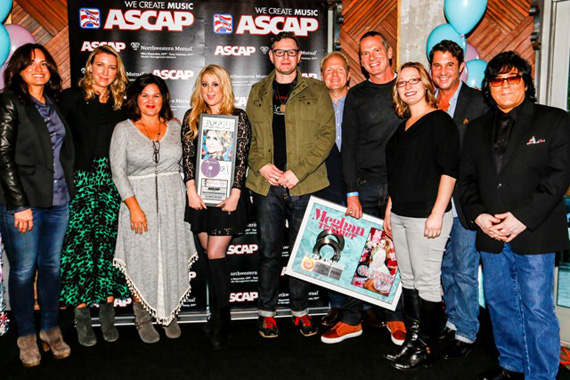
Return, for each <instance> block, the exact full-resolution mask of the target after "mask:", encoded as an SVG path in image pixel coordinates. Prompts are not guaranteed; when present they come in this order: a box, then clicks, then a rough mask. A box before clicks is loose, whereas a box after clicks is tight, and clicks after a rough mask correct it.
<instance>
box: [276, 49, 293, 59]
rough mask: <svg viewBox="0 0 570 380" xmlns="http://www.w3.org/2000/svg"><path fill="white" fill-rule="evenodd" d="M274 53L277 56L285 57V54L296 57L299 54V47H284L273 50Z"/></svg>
mask: <svg viewBox="0 0 570 380" xmlns="http://www.w3.org/2000/svg"><path fill="white" fill-rule="evenodd" d="M272 52H273V54H275V56H276V57H283V56H284V55H285V54H287V56H289V57H296V56H297V54H299V49H291V50H283V49H275V50H272Z"/></svg>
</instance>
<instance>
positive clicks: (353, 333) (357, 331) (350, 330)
mask: <svg viewBox="0 0 570 380" xmlns="http://www.w3.org/2000/svg"><path fill="white" fill-rule="evenodd" d="M360 335H362V324H360V323H359V324H357V325H356V326H351V325H348V324H346V323H344V322H338V323H337V324H336V325H334V327H333V328H331V329H330V330H328V331H327V332H325V333H324V334H323V335H321V342H323V343H327V344H333V343H340V342H342V341H343V340H345V339H349V338H356V337H357V336H360Z"/></svg>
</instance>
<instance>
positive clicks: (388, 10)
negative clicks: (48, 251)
mask: <svg viewBox="0 0 570 380" xmlns="http://www.w3.org/2000/svg"><path fill="white" fill-rule="evenodd" d="M342 14H343V16H344V24H343V25H342V26H341V29H340V44H341V50H342V52H343V53H345V54H346V56H347V57H348V59H349V66H350V70H351V71H352V74H351V76H352V80H351V84H352V85H354V84H356V83H359V82H361V81H362V80H363V79H364V75H363V74H362V71H361V68H360V58H359V56H358V41H359V40H360V37H361V36H362V35H363V34H364V33H366V32H368V31H370V30H376V31H378V32H380V33H382V35H383V36H384V37H385V38H386V39H387V40H388V43H389V44H390V46H391V47H392V49H393V50H394V59H393V62H392V65H393V66H394V67H397V66H398V63H397V62H396V56H397V54H396V49H397V44H396V42H397V36H398V2H397V0H343V1H342Z"/></svg>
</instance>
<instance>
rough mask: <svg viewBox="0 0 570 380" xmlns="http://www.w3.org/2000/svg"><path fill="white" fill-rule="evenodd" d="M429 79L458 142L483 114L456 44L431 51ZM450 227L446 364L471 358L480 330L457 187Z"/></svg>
mask: <svg viewBox="0 0 570 380" xmlns="http://www.w3.org/2000/svg"><path fill="white" fill-rule="evenodd" d="M429 58H430V65H431V77H432V79H433V81H434V83H435V85H436V87H437V101H438V108H439V109H441V110H443V111H446V112H447V113H448V114H449V115H450V116H451V117H452V118H453V121H454V122H455V124H456V125H457V128H458V131H459V138H460V140H459V141H460V143H462V142H463V138H464V137H465V130H466V129H467V125H468V124H469V122H470V121H472V120H475V119H476V118H478V117H480V116H482V115H483V114H485V112H487V110H488V107H487V105H486V104H485V100H484V99H483V95H482V94H481V91H478V90H476V89H473V88H471V87H469V86H468V85H467V84H465V83H463V82H462V81H461V79H460V75H461V72H462V71H463V70H464V69H465V62H463V49H462V48H461V47H460V46H459V45H458V44H457V43H455V42H453V41H449V40H443V41H441V42H439V43H438V44H436V45H435V46H434V47H433V49H432V50H431V52H430V55H429ZM452 203H453V228H452V229H451V235H450V237H449V241H448V242H447V245H446V247H445V254H444V256H443V262H442V265H441V282H442V286H443V291H444V294H443V298H444V300H445V313H446V315H447V324H446V328H445V332H444V334H443V335H442V337H441V338H442V340H444V347H443V349H442V356H443V357H444V358H445V359H457V358H463V357H465V356H467V355H468V354H469V352H470V351H471V348H472V346H473V343H474V342H475V339H476V337H477V332H478V331H479V319H478V317H479V283H478V279H477V274H478V269H479V261H480V256H479V252H478V251H477V249H476V248H475V231H474V230H473V228H472V227H470V226H469V224H468V223H467V220H466V219H465V214H464V213H463V210H462V209H461V205H460V202H459V192H458V191H457V187H456V189H455V191H454V192H453V200H452Z"/></svg>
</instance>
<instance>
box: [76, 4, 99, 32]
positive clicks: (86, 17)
mask: <svg viewBox="0 0 570 380" xmlns="http://www.w3.org/2000/svg"><path fill="white" fill-rule="evenodd" d="M79 26H80V27H81V28H82V29H99V28H100V27H101V11H100V10H99V9H98V8H80V9H79Z"/></svg>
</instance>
